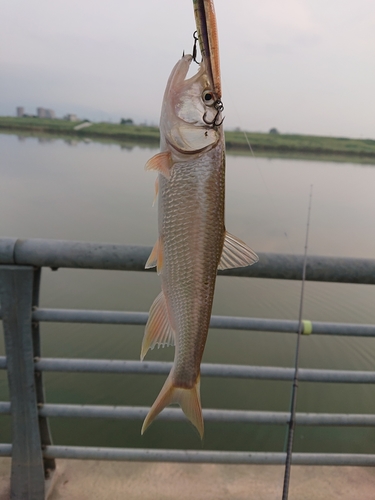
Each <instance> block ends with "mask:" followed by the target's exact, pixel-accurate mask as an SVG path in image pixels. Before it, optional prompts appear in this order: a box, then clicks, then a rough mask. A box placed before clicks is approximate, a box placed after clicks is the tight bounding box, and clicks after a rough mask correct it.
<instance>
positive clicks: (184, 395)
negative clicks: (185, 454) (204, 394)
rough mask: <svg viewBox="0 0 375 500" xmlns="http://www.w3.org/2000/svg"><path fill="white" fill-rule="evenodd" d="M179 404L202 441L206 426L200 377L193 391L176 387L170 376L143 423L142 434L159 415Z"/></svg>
mask: <svg viewBox="0 0 375 500" xmlns="http://www.w3.org/2000/svg"><path fill="white" fill-rule="evenodd" d="M172 403H178V404H179V405H180V406H181V408H182V411H183V412H184V413H185V415H186V416H187V418H188V419H189V420H190V422H191V423H192V424H193V425H194V426H195V427H196V428H197V430H198V432H199V435H200V437H201V439H202V438H203V432H204V424H203V416H202V407H201V398H200V376H198V379H197V382H196V384H195V385H194V387H192V388H191V389H183V388H181V387H175V386H174V385H173V383H172V375H171V374H169V376H168V378H167V380H166V381H165V383H164V385H163V388H162V390H161V391H160V393H159V396H158V397H157V398H156V400H155V402H154V404H153V405H152V407H151V409H150V411H149V412H148V414H147V416H146V418H145V421H144V422H143V426H142V430H141V434H143V433H144V432H145V430H146V429H147V427H148V426H149V425H150V424H151V422H152V421H153V420H154V419H155V417H156V416H157V415H159V413H160V412H161V411H162V410H163V409H164V408H165V407H166V406H168V405H170V404H172Z"/></svg>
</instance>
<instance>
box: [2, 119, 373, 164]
mask: <svg viewBox="0 0 375 500" xmlns="http://www.w3.org/2000/svg"><path fill="white" fill-rule="evenodd" d="M79 124H82V121H81V122H69V121H65V120H57V119H56V120H48V119H40V118H14V117H0V132H1V131H4V132H7V133H17V132H24V133H27V134H29V135H34V134H35V135H40V134H45V135H46V136H54V137H62V138H64V137H69V138H72V137H75V138H77V139H78V140H87V139H89V140H93V141H100V140H104V141H105V142H108V141H110V142H115V143H120V144H121V143H129V142H130V143H138V144H142V145H149V146H154V147H157V146H158V144H159V140H160V135H159V129H158V127H151V126H141V125H120V124H112V123H92V125H90V126H87V127H84V128H80V129H78V130H75V127H77V125H79ZM246 137H247V138H248V140H249V142H250V144H251V148H252V150H253V151H254V155H255V156H270V155H271V156H273V157H288V158H291V157H299V158H306V157H307V158H308V157H310V158H311V157H312V156H313V157H314V158H315V159H324V160H330V159H331V160H332V161H343V162H348V161H352V162H358V163H370V164H375V140H371V139H347V138H336V137H323V136H307V135H296V134H270V133H259V132H244V131H240V130H238V131H225V143H226V149H227V152H228V153H229V154H247V155H251V151H250V150H249V146H248V142H247V140H246ZM355 160H356V161H355Z"/></svg>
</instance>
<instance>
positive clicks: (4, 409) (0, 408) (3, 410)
mask: <svg viewBox="0 0 375 500" xmlns="http://www.w3.org/2000/svg"><path fill="white" fill-rule="evenodd" d="M0 415H10V403H8V402H7V401H0Z"/></svg>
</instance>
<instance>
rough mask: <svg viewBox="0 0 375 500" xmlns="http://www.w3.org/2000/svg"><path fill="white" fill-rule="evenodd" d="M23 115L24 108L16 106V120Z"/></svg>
mask: <svg viewBox="0 0 375 500" xmlns="http://www.w3.org/2000/svg"><path fill="white" fill-rule="evenodd" d="M24 114H25V108H24V107H23V106H18V107H17V116H18V118H22V116H23V115H24Z"/></svg>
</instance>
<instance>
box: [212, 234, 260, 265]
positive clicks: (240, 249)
mask: <svg viewBox="0 0 375 500" xmlns="http://www.w3.org/2000/svg"><path fill="white" fill-rule="evenodd" d="M258 260H259V257H258V256H257V254H256V253H255V252H254V251H253V250H251V248H249V247H248V246H247V245H246V243H244V242H243V241H242V240H240V239H239V238H236V236H233V234H230V233H228V231H226V232H225V239H224V246H223V253H222V254H221V259H220V262H219V266H218V269H232V268H234V267H245V266H251V264H255V262H258Z"/></svg>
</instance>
